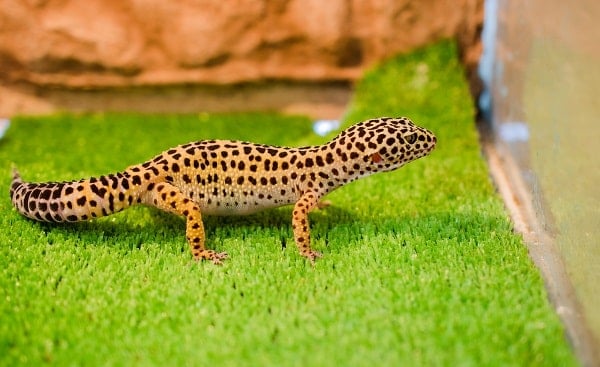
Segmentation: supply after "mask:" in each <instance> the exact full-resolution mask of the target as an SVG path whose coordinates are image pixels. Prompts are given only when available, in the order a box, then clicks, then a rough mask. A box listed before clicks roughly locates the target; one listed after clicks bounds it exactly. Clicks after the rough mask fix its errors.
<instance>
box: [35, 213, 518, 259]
mask: <svg viewBox="0 0 600 367" xmlns="http://www.w3.org/2000/svg"><path fill="white" fill-rule="evenodd" d="M143 210H149V213H148V214H149V218H150V220H144V221H143V222H141V223H138V224H132V223H130V222H128V221H127V218H126V217H125V216H124V215H122V216H121V218H116V219H115V220H110V219H106V218H103V219H101V220H96V221H91V222H81V223H71V224H63V223H61V224H50V223H40V222H33V223H34V224H35V225H37V226H38V227H39V228H40V230H42V231H43V232H45V233H46V235H47V238H48V243H49V244H53V243H55V242H57V241H60V240H63V239H64V238H69V239H71V240H73V241H75V242H76V243H77V242H79V243H81V244H84V245H86V246H121V247H123V248H124V249H125V250H133V249H135V248H137V249H139V248H141V247H142V246H144V245H146V244H158V245H160V244H162V243H169V244H170V243H173V242H175V243H177V244H178V246H179V248H180V249H181V251H182V252H184V253H186V252H189V247H188V244H187V242H186V241H185V222H184V220H183V218H180V217H177V216H174V215H171V214H168V213H164V212H162V211H159V210H157V209H153V208H147V209H143ZM291 212H292V208H291V207H284V208H278V209H272V210H265V211H262V212H258V213H255V214H251V215H246V216H230V217H217V216H207V217H205V218H204V226H205V231H206V245H207V247H208V248H212V249H215V248H216V249H219V250H223V251H227V250H228V249H227V248H226V247H227V246H224V245H223V243H222V241H223V239H225V238H227V239H228V238H240V239H241V240H243V241H246V240H248V241H249V240H253V239H256V238H265V237H275V238H276V241H277V240H279V241H280V243H281V248H286V247H288V246H290V247H295V245H294V240H293V233H292V228H291V227H292V226H291V217H292V215H291ZM119 215H120V214H117V216H119ZM310 225H311V236H312V240H313V243H315V242H318V243H319V245H318V246H317V247H321V250H323V249H322V246H323V245H325V246H326V247H327V248H330V249H331V250H332V251H336V252H343V251H344V247H348V246H351V245H352V244H357V243H361V242H363V241H364V242H367V241H370V240H372V239H373V238H374V237H383V238H385V239H386V241H387V240H389V241H390V244H392V245H393V244H397V245H399V246H406V245H407V243H408V244H410V242H411V238H421V239H423V238H426V239H427V243H429V244H435V243H438V242H440V241H447V240H453V241H457V242H459V243H461V242H465V243H466V242H473V241H475V242H477V241H478V240H479V239H484V238H489V237H490V236H491V233H492V232H494V231H498V230H499V229H506V230H508V231H510V230H511V229H510V223H509V222H508V221H507V219H506V218H505V217H502V216H490V215H489V214H487V213H483V212H472V213H468V214H465V213H452V212H430V213H425V214H423V215H418V216H406V215H404V216H403V215H400V216H390V215H386V216H384V215H378V214H376V213H375V214H356V213H353V212H351V211H349V210H346V209H344V208H342V207H338V206H334V205H332V206H329V207H327V208H325V209H320V210H316V211H314V212H312V213H311V214H310Z"/></svg>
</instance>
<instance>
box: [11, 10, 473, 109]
mask: <svg viewBox="0 0 600 367" xmlns="http://www.w3.org/2000/svg"><path fill="white" fill-rule="evenodd" d="M482 21H483V2H482V1H480V0H459V1H440V0H430V1H409V0H400V1H393V0H392V1H390V0H375V1H356V0H354V1H350V0H332V1H326V2H323V1H320V0H277V1H267V0H229V1H214V0H182V1H177V2H171V1H164V0H144V1H139V0H125V1H114V0H107V1H100V0H90V1H85V2H83V1H74V0H73V1H68V0H67V1H65V0H37V1H36V0H31V1H29V0H28V1H17V0H1V1H0V85H1V87H0V100H1V103H0V116H4V117H8V116H10V115H12V114H14V113H48V112H52V111H55V110H57V109H60V110H63V109H67V110H72V111H90V110H92V111H93V110H104V111H105V110H112V111H115V110H116V111H119V110H128V111H129V110H137V111H144V112H162V111H168V112H177V111H179V112H194V111H200V110H201V111H232V110H244V111H247V110H257V109H258V110H265V109H276V110H282V111H284V112H292V113H308V114H310V115H313V116H314V115H318V117H324V118H332V117H339V116H340V114H341V112H340V110H341V109H343V106H344V105H345V103H346V102H347V100H348V98H349V93H350V89H349V86H350V85H351V83H352V81H354V80H356V79H357V78H358V77H360V76H361V75H362V73H363V72H364V70H365V68H368V67H369V66H370V65H373V64H374V63H375V62H377V61H380V60H382V59H385V58H387V57H391V56H393V55H396V54H398V53H402V52H407V51H409V50H411V49H414V48H416V47H422V46H425V45H427V44H429V43H431V42H434V41H436V40H440V39H443V38H457V39H458V41H459V44H460V49H461V58H462V59H463V61H464V63H465V65H467V68H468V70H469V72H470V75H472V76H473V80H474V81H475V80H476V79H477V78H476V73H474V72H473V71H474V70H475V69H476V65H477V62H478V59H479V54H480V48H481V47H480V39H479V33H480V30H481V25H482ZM399 87H401V86H399ZM282 91H285V93H283V92H282ZM307 105H310V107H307Z"/></svg>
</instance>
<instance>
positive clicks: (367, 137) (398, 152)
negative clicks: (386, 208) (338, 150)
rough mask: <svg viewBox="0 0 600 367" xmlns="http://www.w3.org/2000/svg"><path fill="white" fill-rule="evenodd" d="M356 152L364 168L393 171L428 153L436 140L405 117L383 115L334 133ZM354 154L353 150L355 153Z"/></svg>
mask: <svg viewBox="0 0 600 367" xmlns="http://www.w3.org/2000/svg"><path fill="white" fill-rule="evenodd" d="M336 140H337V141H338V142H339V143H341V144H342V145H343V144H346V145H347V147H348V148H350V146H349V144H348V143H350V142H352V143H353V144H352V147H351V148H352V149H351V150H352V151H355V152H357V153H358V157H357V158H358V159H359V160H360V161H361V162H360V163H361V166H363V167H364V168H365V169H366V170H367V171H371V172H380V171H392V170H395V169H397V168H400V167H402V166H403V165H405V164H406V163H408V162H411V161H414V160H415V159H418V158H421V157H423V156H426V155H428V154H429V153H430V152H431V151H432V150H433V149H434V148H435V144H436V142H437V139H436V137H435V135H434V134H433V133H432V132H431V131H429V130H427V129H425V128H422V127H419V126H417V125H415V124H414V123H413V122H412V121H411V120H410V119H408V118H406V117H399V118H391V117H382V118H377V119H371V120H367V121H363V122H360V123H358V124H356V125H354V126H352V127H350V128H349V129H348V130H346V131H345V132H343V133H342V134H340V135H338V137H336ZM355 156H356V154H355Z"/></svg>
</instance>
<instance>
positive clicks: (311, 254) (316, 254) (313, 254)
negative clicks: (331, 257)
mask: <svg viewBox="0 0 600 367" xmlns="http://www.w3.org/2000/svg"><path fill="white" fill-rule="evenodd" d="M301 255H302V256H304V257H306V258H307V259H308V260H310V263H311V264H312V265H315V260H316V259H318V258H320V257H323V255H321V253H320V252H317V251H314V250H308V251H306V252H303V253H302V254H301Z"/></svg>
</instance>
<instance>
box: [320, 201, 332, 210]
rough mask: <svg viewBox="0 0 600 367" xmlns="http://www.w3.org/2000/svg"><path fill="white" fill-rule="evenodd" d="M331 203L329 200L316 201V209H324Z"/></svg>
mask: <svg viewBox="0 0 600 367" xmlns="http://www.w3.org/2000/svg"><path fill="white" fill-rule="evenodd" d="M330 205H331V200H321V201H319V202H318V203H317V209H325V208H327V207H328V206H330Z"/></svg>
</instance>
